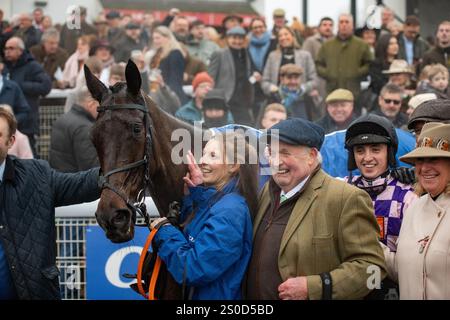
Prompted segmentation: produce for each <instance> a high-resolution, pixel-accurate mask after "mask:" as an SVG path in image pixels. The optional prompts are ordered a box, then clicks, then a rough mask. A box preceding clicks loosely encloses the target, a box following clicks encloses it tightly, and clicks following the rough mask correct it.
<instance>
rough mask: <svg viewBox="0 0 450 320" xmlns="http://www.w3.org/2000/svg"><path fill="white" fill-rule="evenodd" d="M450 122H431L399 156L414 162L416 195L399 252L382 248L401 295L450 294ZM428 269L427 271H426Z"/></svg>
mask: <svg viewBox="0 0 450 320" xmlns="http://www.w3.org/2000/svg"><path fill="white" fill-rule="evenodd" d="M449 146H450V124H442V123H435V122H432V123H427V124H425V125H424V127H423V129H422V132H421V134H420V136H419V139H418V143H417V147H416V149H415V150H413V151H412V152H410V153H408V154H406V155H404V156H403V157H401V158H400V159H401V160H402V161H404V162H407V163H410V164H412V165H414V166H415V168H416V176H417V179H418V183H417V185H416V186H415V191H416V193H417V194H418V195H419V196H420V198H419V199H418V200H416V201H415V202H413V203H412V205H411V206H410V207H409V208H408V209H407V210H406V213H405V215H404V218H403V223H402V228H401V231H400V235H399V238H398V242H397V252H390V250H387V248H386V249H385V250H384V253H385V257H386V264H387V267H388V272H389V275H390V276H391V277H393V278H394V279H398V284H399V286H400V299H404V300H442V299H447V300H448V299H450V279H449V277H448V270H449V269H450V259H448V255H449V250H448V244H449V243H450V233H449V232H448V230H449V229H450V215H449V211H450V147H449ZM424 270H426V271H424Z"/></svg>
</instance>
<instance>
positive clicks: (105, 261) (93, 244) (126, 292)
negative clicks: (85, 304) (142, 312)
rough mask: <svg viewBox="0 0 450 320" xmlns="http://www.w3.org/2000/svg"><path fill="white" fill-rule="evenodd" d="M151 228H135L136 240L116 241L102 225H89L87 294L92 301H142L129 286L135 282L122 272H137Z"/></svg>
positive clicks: (87, 230) (87, 237) (87, 240)
mask: <svg viewBox="0 0 450 320" xmlns="http://www.w3.org/2000/svg"><path fill="white" fill-rule="evenodd" d="M148 233H149V231H148V229H146V228H136V229H135V236H134V239H133V240H131V241H130V242H126V243H121V244H115V243H112V242H110V241H109V240H108V239H107V238H106V237H105V233H104V231H103V230H102V229H101V228H100V227H99V226H89V227H87V228H86V280H87V281H86V297H87V299H89V300H141V299H142V297H141V296H140V295H139V294H137V293H136V292H134V291H133V290H132V289H131V288H130V284H132V283H134V282H136V280H134V279H127V278H125V277H123V276H122V275H123V274H125V273H130V274H135V273H136V272H137V265H138V261H139V255H140V254H141V250H142V247H143V245H144V243H145V239H146V237H147V235H148Z"/></svg>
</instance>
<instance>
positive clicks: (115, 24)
mask: <svg viewBox="0 0 450 320" xmlns="http://www.w3.org/2000/svg"><path fill="white" fill-rule="evenodd" d="M105 17H106V21H107V22H108V42H109V43H110V44H111V45H112V46H113V47H117V43H119V42H120V40H121V39H122V38H123V37H125V31H124V30H123V29H122V28H121V26H120V13H119V12H117V11H114V10H113V11H109V12H108V13H107V14H106V16H105Z"/></svg>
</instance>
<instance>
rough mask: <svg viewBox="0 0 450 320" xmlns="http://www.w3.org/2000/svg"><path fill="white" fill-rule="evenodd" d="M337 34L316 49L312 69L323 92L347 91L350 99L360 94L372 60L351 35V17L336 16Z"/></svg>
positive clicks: (370, 55) (371, 56) (360, 41)
mask: <svg viewBox="0 0 450 320" xmlns="http://www.w3.org/2000/svg"><path fill="white" fill-rule="evenodd" d="M338 24H339V27H338V34H337V36H336V37H335V38H333V39H331V40H329V41H327V42H325V43H324V44H323V46H322V48H320V50H319V53H318V56H317V59H316V67H317V73H318V74H319V75H320V76H321V77H322V78H324V79H325V80H326V81H327V92H328V93H330V92H332V91H334V90H336V89H339V88H341V89H347V90H350V91H351V92H352V93H353V95H354V96H358V95H359V92H360V87H361V85H360V83H361V81H362V80H363V79H364V78H365V77H366V76H367V75H368V73H369V64H370V62H371V61H372V60H373V55H372V53H371V52H370V48H369V46H368V45H367V44H366V43H365V42H364V41H363V40H361V39H360V38H358V37H356V36H355V35H353V31H354V24H353V16H352V15H350V14H341V15H340V16H339V22H338Z"/></svg>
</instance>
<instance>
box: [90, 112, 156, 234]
mask: <svg viewBox="0 0 450 320" xmlns="http://www.w3.org/2000/svg"><path fill="white" fill-rule="evenodd" d="M124 109H128V110H139V111H142V112H143V113H144V128H145V130H146V134H145V145H144V158H143V159H142V160H138V161H135V162H133V163H129V164H127V165H125V166H123V167H119V168H116V169H113V170H111V171H109V172H107V173H106V174H105V175H100V179H99V187H100V188H101V190H103V189H109V190H111V191H112V192H114V193H115V194H117V195H118V196H119V197H120V198H122V200H123V201H124V202H125V203H126V205H127V207H128V208H129V209H130V210H131V211H132V213H133V216H132V218H133V222H134V223H136V216H137V214H139V215H140V216H142V217H143V218H144V221H145V224H146V226H147V227H149V228H150V218H149V215H148V212H147V208H146V206H145V190H146V189H147V188H150V187H151V185H152V182H151V180H150V169H149V161H150V159H151V158H152V153H153V152H152V151H153V148H152V147H153V141H152V128H153V122H152V119H151V118H150V116H149V112H148V109H147V107H146V106H143V105H140V104H112V105H106V106H99V107H98V108H97V112H98V113H101V112H106V111H108V110H110V111H115V110H124ZM141 166H144V170H145V174H144V179H143V182H142V189H141V190H140V191H139V192H138V196H137V198H136V201H137V202H135V203H131V202H130V199H129V198H128V197H127V196H126V195H125V194H124V193H123V192H121V191H120V190H118V189H116V188H115V187H114V186H113V185H112V184H110V183H109V181H108V180H109V177H111V176H112V175H113V174H116V173H119V172H126V171H130V170H132V169H136V168H139V167H141Z"/></svg>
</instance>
